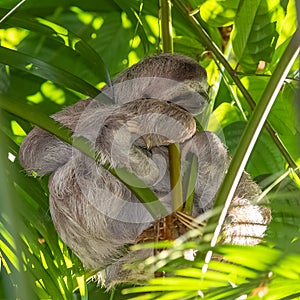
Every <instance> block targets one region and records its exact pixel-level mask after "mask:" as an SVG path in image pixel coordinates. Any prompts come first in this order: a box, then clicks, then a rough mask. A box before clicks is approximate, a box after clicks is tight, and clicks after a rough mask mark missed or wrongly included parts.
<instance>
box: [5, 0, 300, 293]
mask: <svg viewBox="0 0 300 300" xmlns="http://www.w3.org/2000/svg"><path fill="white" fill-rule="evenodd" d="M18 2H19V1H17V0H14V1H12V0H2V1H1V4H0V18H2V17H3V16H4V15H5V14H7V13H8V12H9V10H10V9H12V8H13V7H14V6H15V5H16V4H17V3H18ZM176 2H178V1H174V5H173V30H174V50H175V52H180V53H184V54H186V55H189V56H191V57H193V58H195V59H196V60H198V61H199V62H200V64H201V65H202V66H204V67H205V68H206V70H207V73H208V81H209V84H210V85H211V89H210V98H211V103H212V111H213V113H212V116H211V118H210V120H209V124H208V129H210V130H212V131H214V132H216V133H217V134H219V136H220V137H221V138H222V140H223V141H224V143H225V144H226V145H227V147H228V150H229V152H230V153H231V154H232V153H234V151H236V146H237V145H238V141H239V140H240V137H241V134H242V132H243V130H244V128H245V124H246V123H247V121H248V118H249V116H250V115H251V108H250V106H249V104H248V103H247V100H246V97H245V95H244V94H243V93H242V92H240V91H239V89H238V88H237V86H236V85H235V83H234V81H233V80H232V77H231V76H230V75H229V74H228V70H226V68H225V69H224V67H223V66H222V65H221V64H220V62H219V61H218V60H217V59H215V57H214V55H213V54H212V52H211V49H209V47H208V45H207V44H205V43H204V42H203V41H202V40H201V39H200V38H199V36H198V35H197V34H196V33H195V31H194V30H193V29H192V26H191V24H190V23H188V22H186V16H184V15H183V13H182V11H181V10H180V9H179V7H178V5H176ZM179 2H181V3H182V4H183V5H185V6H186V7H188V9H189V10H190V12H193V13H194V17H195V18H196V19H197V21H198V22H199V24H200V25H199V26H202V27H203V28H204V29H205V30H206V31H207V33H208V35H209V39H210V40H211V41H212V42H214V45H215V47H218V48H219V49H221V51H223V53H224V56H225V58H226V60H227V61H228V62H229V63H230V65H231V66H232V68H233V69H235V71H236V74H237V76H239V79H240V80H241V82H242V83H243V84H244V86H245V87H246V88H247V90H248V92H249V93H250V95H251V96H252V98H253V99H254V100H256V101H257V100H258V99H259V98H260V96H261V94H262V92H263V89H264V88H265V86H266V84H267V82H268V80H269V78H270V76H271V75H272V72H273V71H274V68H275V66H276V65H277V63H278V61H279V59H280V57H281V56H282V53H283V51H284V49H285V48H286V46H287V44H288V43H289V41H290V39H291V37H292V35H293V34H294V32H295V31H296V27H297V21H296V8H295V1H293V0H289V1H288V0H286V1H279V0H278V1H273V0H260V1H259V0H256V1H231V0H226V1H221V0H206V1H205V0H191V1H189V2H187V1H183V0H182V1H179ZM159 16H160V12H159V3H158V2H156V1H150V0H145V1H142V0H141V1H125V0H114V1H111V0H102V1H101V3H100V2H99V1H94V0H87V1H78V0H77V1H67V0H63V1H62V0H51V1H50V0H44V1H37V0H31V1H25V2H24V4H23V5H21V6H20V7H19V8H18V9H17V10H16V11H15V12H14V13H13V14H11V15H10V16H9V17H8V18H7V19H5V20H4V21H3V22H2V23H0V108H3V107H12V106H15V105H18V104H17V103H19V104H20V107H22V115H26V114H28V119H29V120H30V112H31V111H32V109H33V110H34V111H35V112H37V113H40V114H41V120H42V121H43V115H44V114H45V115H51V114H53V113H55V112H56V111H58V110H60V109H62V108H63V107H65V106H67V105H71V104H73V103H75V102H76V101H78V100H79V99H85V98H88V97H95V96H97V95H98V93H99V89H100V88H101V87H103V86H104V85H105V84H110V79H111V78H113V77H114V76H115V75H116V74H117V73H118V72H120V71H121V70H123V69H124V68H126V67H128V66H130V65H132V64H134V63H135V62H137V61H138V60H140V59H141V58H142V57H144V56H145V55H148V54H152V53H157V52H160V51H161V33H160V24H159V22H160V20H159ZM224 26H227V27H226V28H227V32H229V34H227V36H224V34H223V33H222V32H224V31H222V30H221V29H220V27H224ZM298 64H299V61H297V62H296V63H295V64H294V66H293V67H292V69H291V70H290V73H289V75H288V78H287V79H286V81H285V84H284V86H282V88H281V91H280V93H279V96H278V97H277V100H276V103H275V105H274V107H273V109H272V111H271V114H270V116H269V119H268V120H269V122H270V123H271V124H272V126H273V128H274V129H275V130H276V132H277V134H278V135H279V137H280V138H281V140H282V141H283V143H284V145H285V147H286V148H287V151H288V152H289V153H290V155H291V156H292V157H293V159H294V160H295V161H297V162H298V163H299V158H300V147H299V132H300V131H299V118H298V116H297V113H296V101H297V98H296V93H297V85H298V82H299V65H298ZM298 101H299V99H298ZM21 104H22V106H21ZM26 107H27V108H28V110H27V108H26ZM8 111H9V110H8V109H6V110H5V109H2V110H1V111H0V151H1V152H0V191H1V192H0V193H1V198H0V207H1V209H0V258H1V265H0V267H1V275H0V286H1V288H0V299H128V298H130V297H131V296H129V294H128V293H129V292H143V294H142V295H141V296H137V297H136V299H154V298H155V299H196V298H199V297H202V296H203V295H205V296H206V298H207V299H246V298H245V295H246V297H248V298H249V299H258V298H264V299H297V298H298V299H299V298H300V287H299V282H300V273H299V270H298V269H297V268H295V266H297V265H299V262H300V258H299V257H300V256H299V253H300V251H299V250H300V249H299V237H300V232H299V224H300V213H299V211H300V201H299V199H300V197H299V178H298V177H297V175H296V174H295V173H293V172H292V171H291V172H290V173H287V172H286V171H287V164H286V161H285V160H284V158H283V156H282V154H281V152H280V150H279V149H278V148H277V147H276V146H275V144H274V143H273V140H272V139H271V138H270V136H269V134H268V133H267V132H265V131H264V132H263V133H262V134H261V136H260V138H259V141H258V142H257V145H256V147H255V150H254V151H253V153H252V156H251V160H250V161H249V163H248V165H247V171H248V172H249V173H250V174H251V175H252V176H253V177H255V178H256V179H257V181H259V183H260V184H261V185H262V187H263V188H266V187H268V186H270V185H272V184H274V183H277V184H276V185H275V184H274V185H275V186H274V188H272V190H271V193H269V194H268V197H269V199H270V203H271V207H272V213H273V221H272V223H271V224H270V226H269V230H268V234H267V237H266V240H265V243H264V244H263V245H261V246H259V247H255V248H241V247H231V246H220V247H219V248H218V249H217V254H219V255H222V256H224V257H225V260H226V261H222V262H218V261H214V262H212V265H210V269H209V271H208V272H207V273H206V274H205V276H204V275H203V273H202V271H201V270H202V268H203V266H204V265H205V260H204V259H205V257H204V254H203V253H205V252H206V251H207V249H208V241H206V240H205V238H204V239H202V240H201V242H200V243H199V242H195V241H194V238H195V237H194V236H193V239H192V238H190V237H188V238H187V239H183V242H180V241H178V242H176V243H175V244H174V245H173V246H172V247H170V249H168V250H167V251H169V252H168V253H167V254H168V255H167V256H165V258H164V260H163V259H162V257H161V256H160V257H158V258H157V261H158V262H160V263H156V261H155V259H154V260H149V261H147V262H146V265H147V264H148V265H149V266H150V267H152V268H154V269H155V270H161V268H163V270H165V271H167V272H168V274H169V275H170V278H158V279H154V280H153V281H152V282H151V283H150V285H146V286H145V287H141V288H136V289H133V290H130V289H127V290H125V292H126V294H125V295H124V294H121V290H122V287H120V288H118V289H116V290H114V291H111V292H109V293H108V292H105V291H104V290H103V289H101V287H99V286H97V285H96V283H95V282H94V281H92V280H90V278H91V276H92V275H93V274H91V273H89V272H86V271H85V270H83V268H82V265H81V263H80V261H79V260H78V259H77V258H76V256H75V255H73V254H72V253H71V251H70V250H69V249H68V248H67V247H66V246H65V245H64V244H63V243H62V242H61V240H60V239H59V238H58V236H57V234H56V232H55V229H54V227H53V224H52V221H51V216H50V213H49V208H48V190H47V178H42V179H40V178H34V177H28V176H26V175H25V172H24V170H22V168H21V167H20V165H19V164H18V160H17V156H18V148H19V145H20V143H21V141H22V139H23V138H24V136H25V135H26V134H27V133H28V132H29V131H30V130H31V128H32V126H33V125H34V124H33V123H34V122H33V123H31V122H28V120H27V119H26V118H24V117H23V118H21V117H20V115H17V114H11V113H10V112H8ZM14 111H15V110H14ZM45 123H46V120H45ZM283 174H286V176H284V177H282V175H283ZM277 181H278V182H277ZM191 248H193V249H197V250H198V252H197V253H198V254H197V256H196V258H195V261H187V260H186V259H184V258H183V257H184V251H185V250H187V249H191ZM162 262H163V263H162ZM228 262H230V264H229V263H228ZM179 266H180V267H179ZM237 272H238V274H239V275H240V276H237V275H235V274H237ZM172 276H176V278H175V277H172ZM201 276H202V277H201ZM199 277H201V281H200V280H199ZM147 292H150V293H147ZM144 293H146V294H144ZM261 295H262V296H261ZM159 297H161V298H159ZM164 297H165V298H164ZM239 297H240V298H239ZM242 297H244V298H242Z"/></svg>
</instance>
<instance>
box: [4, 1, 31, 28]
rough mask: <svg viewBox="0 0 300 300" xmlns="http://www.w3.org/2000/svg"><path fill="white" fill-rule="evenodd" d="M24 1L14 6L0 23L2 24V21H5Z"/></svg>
mask: <svg viewBox="0 0 300 300" xmlns="http://www.w3.org/2000/svg"><path fill="white" fill-rule="evenodd" d="M25 1H26V0H22V1H21V2H19V3H18V4H17V5H15V6H14V7H13V8H12V9H11V10H10V11H9V12H8V13H7V14H6V15H5V16H4V17H3V18H2V19H1V20H0V23H2V22H3V21H4V20H6V19H7V18H8V17H9V16H10V15H11V14H12V13H13V12H14V11H15V10H16V9H17V8H19V7H20V6H21V5H22V4H23V3H24V2H25Z"/></svg>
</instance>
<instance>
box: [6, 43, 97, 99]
mask: <svg viewBox="0 0 300 300" xmlns="http://www.w3.org/2000/svg"><path fill="white" fill-rule="evenodd" d="M0 62H1V63H5V64H8V65H10V66H12V67H15V68H17V69H20V70H23V71H25V72H28V73H31V74H34V75H36V76H39V77H42V78H44V79H47V80H50V81H52V82H56V83H58V84H60V85H63V86H66V87H69V88H71V89H74V90H75V91H77V92H80V93H82V94H85V95H89V96H91V97H96V96H97V95H98V94H99V90H98V89H96V88H94V87H93V86H92V85H90V84H88V83H87V82H85V81H84V80H82V79H80V78H78V77H76V76H74V75H73V74H71V73H69V72H66V71H64V70H61V69H58V68H56V67H54V66H53V65H50V64H48V63H45V62H43V61H41V60H38V59H36V58H33V57H30V56H29V55H26V54H22V53H20V52H17V51H14V50H10V49H7V48H4V47H0Z"/></svg>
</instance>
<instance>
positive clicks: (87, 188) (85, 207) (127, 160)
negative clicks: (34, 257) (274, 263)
mask: <svg viewBox="0 0 300 300" xmlns="http://www.w3.org/2000/svg"><path fill="white" fill-rule="evenodd" d="M206 88H207V84H206V73H205V71H204V69H203V68H202V67H200V66H199V64H198V63H197V62H195V61H194V60H192V59H190V58H188V57H186V56H183V55H179V54H161V55H156V56H150V57H147V58H145V59H144V60H142V61H140V62H139V63H137V64H136V65H134V66H132V67H130V68H128V69H127V70H125V71H123V72H122V73H120V74H119V75H118V76H116V78H115V79H114V80H113V84H112V85H111V86H107V87H105V88H104V89H103V90H102V94H105V95H106V97H110V98H111V99H113V101H114V104H113V105H105V104H103V103H101V101H98V100H97V99H88V100H84V101H79V102H78V103H76V104H74V105H72V106H69V107H66V108H65V109H63V110H62V111H60V112H58V113H56V114H54V115H53V116H52V117H53V118H54V119H55V120H57V121H58V122H60V123H61V124H63V125H64V126H66V127H68V128H70V129H72V131H73V132H74V136H84V137H85V138H87V139H89V140H90V141H91V142H92V144H93V146H94V148H95V150H96V151H98V152H99V154H100V158H101V163H102V164H104V163H109V164H110V166H111V167H113V168H122V167H124V168H126V169H127V170H129V171H130V172H131V173H134V174H135V175H136V176H138V177H140V178H141V179H142V180H143V181H144V182H145V183H146V184H147V185H148V186H149V187H150V188H151V189H152V190H153V191H154V192H155V194H156V195H157V196H158V197H159V199H160V201H161V203H162V204H163V205H164V206H165V208H166V210H167V211H168V213H171V212H172V204H171V197H170V186H169V170H168V150H167V146H168V145H169V144H170V143H175V142H178V143H180V148H181V156H182V158H181V161H182V162H181V167H182V173H183V174H184V173H185V172H186V169H187V167H186V166H187V162H186V160H187V156H188V155H189V153H193V154H195V155H196V156H197V158H198V176H197V180H196V184H195V195H194V208H193V214H194V216H197V215H199V214H201V213H203V212H205V211H206V210H208V209H209V208H211V207H212V204H213V201H214V198H215V195H216V192H217V191H218V188H219V186H220V184H221V182H222V180H223V177H224V173H225V172H226V168H227V166H228V163H229V160H230V158H229V156H228V154H227V151H226V149H225V147H224V145H223V144H222V142H221V141H220V139H219V138H218V137H217V136H216V135H215V134H214V133H211V132H207V131H203V132H196V125H195V121H194V118H193V115H199V114H204V113H205V110H206V108H207V107H208V102H207V95H206ZM19 159H20V162H21V164H22V166H23V167H24V168H25V169H26V170H27V171H28V172H29V173H30V172H32V171H34V172H37V174H38V175H39V176H43V175H45V174H49V173H51V177H50V179H49V191H50V211H51V215H52V218H53V222H54V225H55V227H56V229H57V231H58V233H59V235H60V237H61V238H62V240H63V241H64V242H65V243H66V244H67V245H68V246H69V247H70V248H71V249H72V250H73V251H74V252H75V253H76V254H77V255H78V257H79V258H80V259H81V260H82V262H83V264H84V266H85V267H86V268H89V269H96V270H101V269H104V268H105V272H106V278H105V282H106V284H108V285H112V284H114V283H117V282H123V281H136V280H139V279H143V274H142V273H140V274H134V271H130V272H129V271H124V270H122V265H123V264H124V263H128V262H130V261H131V260H133V259H134V258H135V255H137V254H135V253H134V254H133V253H132V252H129V251H128V250H127V247H126V245H128V244H131V243H134V242H135V241H136V239H137V238H138V237H139V235H140V234H141V233H142V232H143V231H144V230H145V229H147V228H148V227H149V226H150V225H151V223H152V222H153V221H154V219H153V217H152V216H151V215H150V214H149V212H148V211H147V210H146V209H145V207H144V206H143V205H142V204H141V203H140V202H139V201H138V200H137V198H136V197H135V195H134V194H133V193H132V192H131V191H130V190H129V189H128V188H127V187H126V186H125V185H124V184H123V183H121V182H120V181H119V180H118V179H116V178H115V177H114V176H113V175H112V174H111V173H110V172H108V171H107V170H106V169H104V168H103V167H101V164H97V163H95V162H94V160H92V159H91V158H88V157H87V156H85V155H84V154H82V153H80V152H79V151H78V150H76V149H75V148H73V147H71V146H70V145H68V144H66V143H64V142H62V141H61V140H59V139H58V138H56V137H55V136H53V135H51V134H49V133H48V132H46V131H44V130H42V129H40V128H38V127H35V128H34V129H33V130H32V131H31V132H30V133H29V134H28V136H27V137H26V138H25V140H24V141H23V143H22V145H21V148H20V156H19ZM123 179H124V180H125V181H126V178H123ZM128 183H129V184H131V183H130V182H128ZM260 193H261V192H260V189H259V188H258V186H257V185H256V184H255V183H254V182H253V181H252V180H251V179H250V177H249V176H248V175H247V174H246V173H244V175H243V177H242V179H241V181H240V184H239V186H238V189H237V191H236V194H235V196H234V199H233V204H232V207H231V209H230V211H229V213H228V217H227V220H228V222H226V223H227V225H225V226H224V228H223V231H224V233H225V234H224V236H225V237H224V242H231V243H236V244H245V245H252V244H255V243H257V242H258V241H259V239H260V238H261V237H262V236H263V234H264V231H265V229H266V225H267V223H268V222H269V221H270V212H269V209H268V208H266V207H259V206H257V205H255V204H252V203H251V201H252V200H253V199H254V198H255V197H256V196H257V195H258V194H260ZM161 217H163V215H160V216H157V218H156V219H159V218H161ZM151 254H152V252H151V250H143V251H141V252H140V253H139V256H140V257H147V256H150V255H151ZM147 276H149V274H148V275H147V274H146V275H145V277H147Z"/></svg>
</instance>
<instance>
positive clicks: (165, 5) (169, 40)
mask: <svg viewBox="0 0 300 300" xmlns="http://www.w3.org/2000/svg"><path fill="white" fill-rule="evenodd" d="M171 7H172V3H171V0H160V8H161V32H162V38H163V39H162V40H163V51H164V52H165V53H168V52H169V53H172V52H173V35H172V11H171ZM169 169H170V187H171V194H172V205H173V210H174V211H175V210H178V209H179V208H181V207H182V205H183V200H182V182H181V159H180V147H179V144H178V143H175V144H171V145H169Z"/></svg>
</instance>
